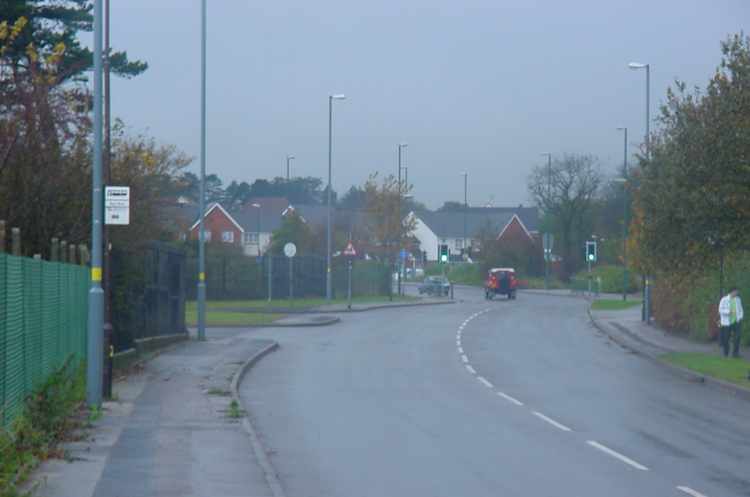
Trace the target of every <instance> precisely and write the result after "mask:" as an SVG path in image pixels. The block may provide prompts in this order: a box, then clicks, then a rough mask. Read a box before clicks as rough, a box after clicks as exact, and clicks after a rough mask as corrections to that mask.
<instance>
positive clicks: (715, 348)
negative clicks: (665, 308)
mask: <svg viewBox="0 0 750 497" xmlns="http://www.w3.org/2000/svg"><path fill="white" fill-rule="evenodd" d="M591 317H592V319H594V320H595V321H596V322H597V324H598V325H600V326H603V327H605V328H606V330H607V331H608V332H610V333H613V334H619V335H621V336H622V337H623V338H624V339H626V340H631V341H635V342H638V343H637V344H636V345H638V346H639V348H640V349H642V350H646V351H647V352H650V353H655V354H664V353H667V352H698V353H703V354H713V355H720V354H721V350H720V348H719V344H718V342H713V343H700V342H696V341H693V340H689V339H688V338H685V337H682V336H680V335H676V334H674V333H669V332H667V331H665V330H663V329H662V328H660V327H659V326H657V325H656V324H650V325H647V324H646V323H644V322H643V321H641V308H640V307H636V308H631V309H627V310H623V311H591ZM740 354H741V355H742V357H743V358H745V359H746V360H750V351H748V350H747V348H740Z"/></svg>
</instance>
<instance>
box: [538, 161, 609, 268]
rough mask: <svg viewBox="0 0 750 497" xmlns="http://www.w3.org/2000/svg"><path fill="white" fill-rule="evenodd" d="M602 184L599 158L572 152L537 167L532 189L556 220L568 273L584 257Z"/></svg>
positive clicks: (544, 207)
mask: <svg viewBox="0 0 750 497" xmlns="http://www.w3.org/2000/svg"><path fill="white" fill-rule="evenodd" d="M601 183H602V175H601V173H600V172H599V166H598V162H597V159H596V158H595V157H593V156H591V155H577V154H568V155H565V156H563V157H562V158H561V159H556V160H554V161H553V163H552V168H551V171H548V169H547V166H538V167H536V168H534V170H533V171H532V172H531V174H530V175H529V178H528V190H529V193H530V194H531V196H532V198H533V199H534V200H535V202H536V204H537V205H538V206H540V207H541V208H542V210H543V211H544V212H545V214H546V215H548V216H550V218H551V219H552V220H553V224H554V231H555V233H556V235H557V239H558V240H559V246H560V247H561V248H562V256H563V268H564V270H565V271H564V276H569V275H570V274H572V273H573V272H574V271H575V268H576V267H577V266H578V264H579V263H580V262H579V261H581V260H582V256H579V253H580V251H579V250H576V248H578V247H582V246H583V241H584V240H585V239H586V238H588V235H589V234H590V233H591V225H592V211H593V207H594V201H595V198H596V194H597V192H598V191H599V187H600V185H601Z"/></svg>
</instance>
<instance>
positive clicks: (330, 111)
mask: <svg viewBox="0 0 750 497" xmlns="http://www.w3.org/2000/svg"><path fill="white" fill-rule="evenodd" d="M204 1H205V0H204ZM345 98H346V96H345V95H340V94H339V95H328V195H327V196H328V213H327V223H326V240H327V243H326V301H328V302H330V300H331V293H332V291H331V290H332V289H331V162H332V160H333V101H334V100H344V99H345Z"/></svg>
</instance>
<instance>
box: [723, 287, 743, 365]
mask: <svg viewBox="0 0 750 497" xmlns="http://www.w3.org/2000/svg"><path fill="white" fill-rule="evenodd" d="M743 317H744V313H743V311H742V301H741V300H740V297H739V295H737V287H732V288H731V289H730V290H729V293H728V294H726V295H724V297H722V299H721V301H719V324H720V325H721V328H720V331H719V342H720V343H721V348H722V350H723V352H724V357H727V356H729V344H730V342H731V344H732V356H733V357H739V356H740V336H741V335H742V318H743Z"/></svg>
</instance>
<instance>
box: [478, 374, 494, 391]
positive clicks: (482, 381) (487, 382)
mask: <svg viewBox="0 0 750 497" xmlns="http://www.w3.org/2000/svg"><path fill="white" fill-rule="evenodd" d="M477 380H479V381H480V382H481V383H482V385H484V386H486V387H487V388H495V385H493V384H492V383H490V382H489V381H487V378H485V377H484V376H477Z"/></svg>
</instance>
